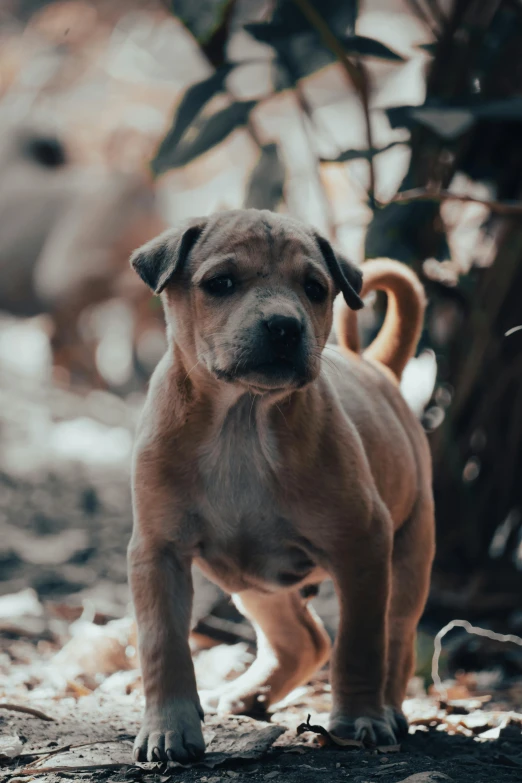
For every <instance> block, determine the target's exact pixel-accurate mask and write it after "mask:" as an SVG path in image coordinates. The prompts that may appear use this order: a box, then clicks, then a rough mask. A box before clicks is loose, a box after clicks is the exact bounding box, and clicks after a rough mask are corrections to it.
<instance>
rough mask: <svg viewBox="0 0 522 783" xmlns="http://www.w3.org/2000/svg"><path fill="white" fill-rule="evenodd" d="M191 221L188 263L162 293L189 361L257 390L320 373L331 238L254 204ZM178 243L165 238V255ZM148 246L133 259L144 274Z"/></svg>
mask: <svg viewBox="0 0 522 783" xmlns="http://www.w3.org/2000/svg"><path fill="white" fill-rule="evenodd" d="M191 230H192V232H193V234H194V236H193V238H192V241H190V248H189V250H188V251H187V253H186V259H185V260H184V262H183V268H182V269H178V270H174V272H173V273H172V275H171V276H170V277H169V278H168V282H166V288H165V294H164V304H165V312H166V316H167V319H168V320H169V321H170V323H171V324H172V327H173V330H174V333H175V335H176V340H177V342H178V343H179V344H180V345H181V346H182V347H183V348H185V350H187V349H189V350H188V352H189V353H190V354H191V357H190V359H191V361H192V360H193V361H194V362H196V363H197V364H203V365H204V366H205V367H206V368H207V370H208V371H209V372H210V373H211V374H212V375H213V376H214V377H215V378H217V379H219V380H221V381H223V382H226V383H233V384H240V385H241V386H244V387H246V388H248V389H249V390H251V391H253V392H257V393H264V392H270V391H275V390H281V389H290V388H300V387H303V386H304V385H306V384H307V383H309V382H310V381H312V380H314V378H316V377H317V375H318V373H319V371H320V356H321V352H322V350H323V348H324V345H325V343H326V339H327V337H328V335H329V333H330V329H331V325H332V304H333V299H334V297H335V295H336V294H337V292H338V290H339V284H338V282H337V281H336V280H335V279H334V276H333V275H332V271H331V268H330V266H331V263H332V258H329V259H328V260H327V259H326V258H325V247H324V245H326V246H327V250H328V252H329V253H331V254H332V256H333V251H332V250H331V248H330V247H329V245H327V243H325V240H321V239H320V238H318V237H317V236H316V235H315V234H314V233H313V232H312V231H311V230H310V229H307V228H306V227H305V226H302V225H301V224H299V223H298V222H297V221H294V220H292V219H290V218H283V217H282V216H279V215H273V214H272V213H269V212H264V211H263V212H258V211H255V210H248V211H247V210H245V211H237V212H230V213H223V214H221V215H216V216H214V217H213V218H209V219H208V220H206V221H205V222H204V224H203V225H201V226H197V225H196V227H194V226H193V227H192V229H189V231H191ZM183 236H184V237H186V236H187V233H186V232H185V234H184V235H183ZM183 236H182V239H181V242H183ZM189 240H190V238H189ZM189 240H186V242H189ZM321 243H324V244H323V245H322V244H321ZM146 247H147V246H146ZM180 250H182V249H180V248H177V250H176V248H174V247H173V245H172V242H171V243H170V244H169V243H168V241H167V246H165V239H164V244H163V250H162V251H161V252H163V255H164V259H163V262H164V263H168V255H169V253H170V254H173V255H175V254H176V252H180ZM143 252H144V251H138V255H137V256H136V255H135V257H134V260H133V264H134V266H135V268H136V269H137V271H138V272H139V273H140V274H142V277H144V279H145V275H144V274H143V273H142V271H143V265H144V264H145V263H146V261H144V260H143ZM145 252H146V249H145ZM140 253H141V256H140V255H139V254H140ZM333 259H334V261H335V262H336V264H337V269H339V270H340V271H341V273H342V269H341V267H340V266H339V261H338V259H337V258H335V256H333ZM328 261H329V262H330V266H329V263H328ZM149 263H150V262H149ZM342 264H347V262H345V261H342ZM163 265H164V264H160V266H163ZM140 267H141V269H140ZM352 269H353V268H352V267H350V270H352ZM353 273H354V275H355V277H354V280H355V285H356V286H357V281H358V279H359V278H358V276H357V274H358V273H357V272H356V270H353ZM345 274H346V270H345ZM147 282H149V284H150V281H149V280H147ZM154 282H156V283H157V282H158V281H157V280H155V281H154ZM159 285H161V282H160V283H159ZM156 290H157V286H156Z"/></svg>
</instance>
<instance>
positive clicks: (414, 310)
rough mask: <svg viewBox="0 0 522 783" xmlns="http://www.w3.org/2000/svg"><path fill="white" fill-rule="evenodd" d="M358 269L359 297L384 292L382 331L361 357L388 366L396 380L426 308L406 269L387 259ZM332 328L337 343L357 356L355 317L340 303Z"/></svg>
mask: <svg viewBox="0 0 522 783" xmlns="http://www.w3.org/2000/svg"><path fill="white" fill-rule="evenodd" d="M361 269H362V273H363V285H362V290H361V293H360V295H361V297H365V296H366V295H367V294H368V293H369V292H370V291H374V290H378V291H384V292H385V293H386V295H387V297H388V306H387V309H386V316H385V318H384V323H383V325H382V329H381V330H380V332H379V334H378V335H377V337H376V338H375V340H374V341H373V342H372V343H371V345H370V346H369V347H368V348H367V349H366V350H365V351H364V352H363V356H364V358H365V359H368V360H369V361H372V362H379V363H380V364H382V365H384V366H385V367H388V368H389V369H390V370H391V371H392V373H393V374H394V375H395V377H396V378H397V379H399V380H400V377H401V375H402V371H403V370H404V368H405V366H406V364H407V362H408V360H409V359H410V358H411V357H412V356H413V355H414V353H415V349H416V347H417V343H418V341H419V337H420V334H421V331H422V323H423V319H424V311H425V309H426V296H425V293H424V288H423V287H422V284H421V282H420V280H419V278H418V277H417V275H416V274H415V273H414V272H412V270H411V269H409V267H407V266H405V264H401V263H399V262H398V261H391V260H390V259H389V258H379V259H375V260H373V261H367V262H366V263H365V264H363V265H362V267H361ZM335 327H336V332H337V339H338V340H339V344H340V345H341V346H342V347H343V348H345V349H347V350H349V351H353V352H355V353H360V346H359V334H358V331H357V314H356V312H355V311H354V310H350V309H349V308H348V307H347V306H346V305H345V304H344V302H343V303H342V306H341V307H340V308H339V310H338V312H337V313H336V323H335Z"/></svg>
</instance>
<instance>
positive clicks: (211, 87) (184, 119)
mask: <svg viewBox="0 0 522 783" xmlns="http://www.w3.org/2000/svg"><path fill="white" fill-rule="evenodd" d="M234 67H235V66H234V65H233V64H229V65H225V66H223V68H220V69H219V70H218V71H216V72H215V73H213V74H212V76H209V77H208V79H203V81H201V82H197V83H196V84H193V85H192V86H191V87H189V88H188V90H186V92H185V94H184V96H183V98H182V99H181V101H180V103H179V106H178V108H177V110H176V113H175V115H174V119H173V122H172V127H171V129H170V130H169V132H168V133H167V135H166V136H165V138H164V139H163V141H162V142H161V144H160V146H159V149H158V151H157V153H156V157H155V159H154V161H153V163H152V166H153V170H154V171H158V172H159V171H161V170H164V169H163V168H162V162H163V160H164V159H168V158H169V156H170V152H171V151H172V150H174V149H175V148H176V147H177V145H178V144H179V142H180V141H181V138H182V136H183V134H184V133H185V131H186V130H187V129H188V128H189V126H190V124H191V123H192V122H193V121H194V119H195V118H196V117H197V115H198V114H199V112H200V111H201V109H202V108H203V106H204V105H205V104H206V103H208V101H209V100H210V99H211V98H213V97H214V95H216V93H218V92H220V91H221V90H222V89H223V84H224V82H225V79H226V77H227V76H228V74H229V73H230V71H231V70H232V69H233V68H234ZM157 166H159V170H158V169H157Z"/></svg>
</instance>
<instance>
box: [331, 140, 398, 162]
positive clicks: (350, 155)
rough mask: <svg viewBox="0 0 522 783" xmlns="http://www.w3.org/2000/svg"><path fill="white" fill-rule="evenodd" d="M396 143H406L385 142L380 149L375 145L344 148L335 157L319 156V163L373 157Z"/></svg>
mask: <svg viewBox="0 0 522 783" xmlns="http://www.w3.org/2000/svg"><path fill="white" fill-rule="evenodd" d="M398 144H407V142H405V141H392V142H390V143H389V144H387V145H386V146H385V147H381V149H376V148H375V147H374V148H373V149H372V150H371V151H370V150H345V151H344V152H341V153H340V154H339V155H338V156H337V157H336V158H320V161H321V163H347V161H349V160H360V159H364V160H369V159H370V158H373V157H375V155H380V153H381V152H386V151H387V150H389V149H391V148H392V147H396V146H397V145H398Z"/></svg>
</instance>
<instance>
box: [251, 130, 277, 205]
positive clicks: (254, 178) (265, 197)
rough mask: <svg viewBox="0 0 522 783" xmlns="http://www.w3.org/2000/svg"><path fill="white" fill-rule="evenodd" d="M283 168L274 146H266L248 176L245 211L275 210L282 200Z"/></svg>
mask: <svg viewBox="0 0 522 783" xmlns="http://www.w3.org/2000/svg"><path fill="white" fill-rule="evenodd" d="M284 183H285V168H284V166H283V163H282V161H281V158H280V157H279V152H278V149H277V145H276V144H267V145H266V146H264V147H263V148H262V150H261V156H260V158H259V160H258V162H257V164H256V166H255V168H254V170H253V172H252V174H251V176H250V180H249V183H248V187H247V195H246V197H245V207H246V208H247V209H249V208H254V209H272V210H273V209H275V208H276V207H277V205H278V204H279V202H280V201H281V199H282V198H283V188H284Z"/></svg>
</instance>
